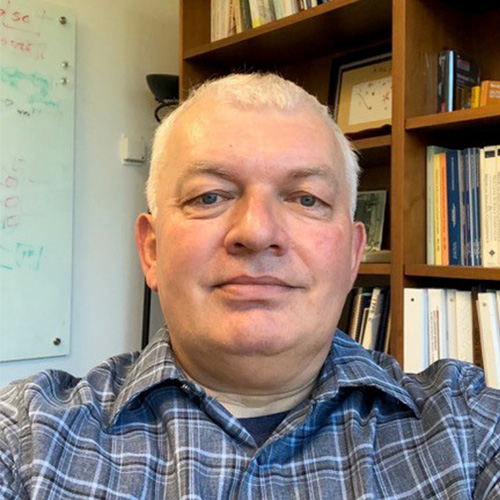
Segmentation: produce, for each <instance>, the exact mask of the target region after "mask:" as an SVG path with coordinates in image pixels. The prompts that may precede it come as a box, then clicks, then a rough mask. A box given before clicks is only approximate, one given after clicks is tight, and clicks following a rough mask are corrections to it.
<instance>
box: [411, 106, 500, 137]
mask: <svg viewBox="0 0 500 500" xmlns="http://www.w3.org/2000/svg"><path fill="white" fill-rule="evenodd" d="M495 125H498V126H500V104H499V105H494V106H484V107H482V108H474V109H461V110H458V111H451V112H449V113H436V114H432V115H425V116H416V117H414V118H408V119H407V120H406V130H420V131H431V130H439V131H443V132H454V131H457V130H463V129H464V128H470V129H471V128H476V127H478V126H479V127H482V126H488V127H491V126H495Z"/></svg>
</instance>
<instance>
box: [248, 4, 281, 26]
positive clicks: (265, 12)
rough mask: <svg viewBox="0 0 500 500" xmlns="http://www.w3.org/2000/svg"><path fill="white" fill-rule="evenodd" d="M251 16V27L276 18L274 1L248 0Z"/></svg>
mask: <svg viewBox="0 0 500 500" xmlns="http://www.w3.org/2000/svg"><path fill="white" fill-rule="evenodd" d="M248 3H249V4H250V14H251V18H252V28H258V27H259V26H262V25H264V24H267V23H270V22H271V21H274V20H276V14H275V12H274V2H273V1H272V0H248Z"/></svg>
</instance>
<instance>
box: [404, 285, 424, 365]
mask: <svg viewBox="0 0 500 500" xmlns="http://www.w3.org/2000/svg"><path fill="white" fill-rule="evenodd" d="M403 321H404V327H403V339H404V353H403V365H404V370H405V371H406V372H408V373H419V372H421V371H422V370H425V369H426V368H427V366H429V346H428V337H429V330H428V303H427V290H426V289H425V288H405V289H404V318H403Z"/></svg>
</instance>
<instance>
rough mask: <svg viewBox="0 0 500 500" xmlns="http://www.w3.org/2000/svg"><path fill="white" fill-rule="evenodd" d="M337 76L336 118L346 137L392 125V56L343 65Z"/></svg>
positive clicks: (381, 56)
mask: <svg viewBox="0 0 500 500" xmlns="http://www.w3.org/2000/svg"><path fill="white" fill-rule="evenodd" d="M337 73H338V74H337V82H336V93H335V103H334V117H335V120H336V121H337V123H338V125H339V127H340V129H341V130H342V132H344V134H349V133H355V132H360V131H362V130H366V129H376V128H381V127H383V126H387V125H390V124H391V116H392V58H391V54H390V53H386V54H383V55H378V56H374V57H369V58H367V59H363V60H359V61H356V62H349V63H346V64H342V65H340V66H339V68H338V72H337Z"/></svg>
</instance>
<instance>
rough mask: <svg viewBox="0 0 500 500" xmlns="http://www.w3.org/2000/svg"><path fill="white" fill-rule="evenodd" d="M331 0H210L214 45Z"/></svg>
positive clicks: (211, 32) (211, 35) (211, 34)
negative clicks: (216, 42)
mask: <svg viewBox="0 0 500 500" xmlns="http://www.w3.org/2000/svg"><path fill="white" fill-rule="evenodd" d="M327 1H330V0H211V31H210V39H211V41H212V42H214V41H216V40H220V39H222V38H226V37H228V36H232V35H236V34H237V33H241V32H242V31H245V30H247V29H252V28H257V27H259V26H262V25H264V24H267V23H270V22H272V21H276V20H277V19H281V18H283V17H287V16H290V15H292V14H295V13H297V12H300V11H301V10H306V9H311V8H313V7H316V6H318V5H320V4H322V3H327Z"/></svg>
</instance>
